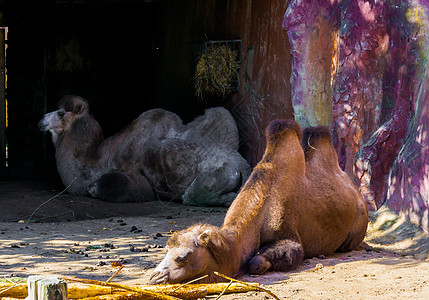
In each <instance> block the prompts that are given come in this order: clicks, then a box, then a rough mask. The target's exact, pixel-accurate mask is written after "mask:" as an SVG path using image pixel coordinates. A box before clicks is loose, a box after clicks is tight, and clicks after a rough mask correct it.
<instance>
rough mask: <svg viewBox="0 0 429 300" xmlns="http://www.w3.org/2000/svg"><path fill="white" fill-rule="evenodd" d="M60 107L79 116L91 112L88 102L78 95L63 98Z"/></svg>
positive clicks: (59, 103)
mask: <svg viewBox="0 0 429 300" xmlns="http://www.w3.org/2000/svg"><path fill="white" fill-rule="evenodd" d="M58 107H59V108H63V109H64V110H65V111H70V112H72V113H74V114H77V115H80V114H83V113H84V112H89V104H88V100H86V99H84V98H82V97H80V96H76V95H66V96H64V97H62V98H61V99H60V101H59V102H58Z"/></svg>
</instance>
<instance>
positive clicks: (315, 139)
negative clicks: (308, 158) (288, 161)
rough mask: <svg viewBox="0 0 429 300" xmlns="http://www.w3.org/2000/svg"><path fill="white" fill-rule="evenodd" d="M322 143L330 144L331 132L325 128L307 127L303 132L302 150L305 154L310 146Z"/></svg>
mask: <svg viewBox="0 0 429 300" xmlns="http://www.w3.org/2000/svg"><path fill="white" fill-rule="evenodd" d="M321 141H324V142H328V143H330V144H331V143H332V139H331V132H330V131H329V128H328V127H326V126H316V127H308V128H305V129H304V131H303V137H302V148H303V149H304V152H307V151H308V150H309V149H310V148H311V147H312V146H315V145H316V144H318V143H319V142H321Z"/></svg>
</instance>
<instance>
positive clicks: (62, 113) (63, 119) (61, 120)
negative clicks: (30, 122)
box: [39, 95, 89, 143]
mask: <svg viewBox="0 0 429 300" xmlns="http://www.w3.org/2000/svg"><path fill="white" fill-rule="evenodd" d="M58 108H59V109H58V110H55V111H53V112H50V113H47V114H45V115H44V116H43V118H42V119H41V120H40V122H39V129H40V130H41V131H49V132H51V134H52V141H53V142H54V143H55V141H56V140H57V137H58V135H59V134H61V133H63V132H67V131H69V130H70V129H71V128H72V124H73V122H74V121H75V120H76V119H78V118H80V117H81V116H82V115H84V114H86V113H89V105H88V101H87V100H85V99H84V98H82V97H79V96H73V95H68V96H64V97H63V98H61V100H60V101H59V102H58Z"/></svg>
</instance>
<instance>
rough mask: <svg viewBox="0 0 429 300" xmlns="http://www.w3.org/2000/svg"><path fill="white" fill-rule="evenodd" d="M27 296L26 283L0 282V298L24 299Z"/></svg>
mask: <svg viewBox="0 0 429 300" xmlns="http://www.w3.org/2000/svg"><path fill="white" fill-rule="evenodd" d="M27 295H28V290H27V284H26V283H3V282H0V298H4V297H14V298H25V297H27Z"/></svg>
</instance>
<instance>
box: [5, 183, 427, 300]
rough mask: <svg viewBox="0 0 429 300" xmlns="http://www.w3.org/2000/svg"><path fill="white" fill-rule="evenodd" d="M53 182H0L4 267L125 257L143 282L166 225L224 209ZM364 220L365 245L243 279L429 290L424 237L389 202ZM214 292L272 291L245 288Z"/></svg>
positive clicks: (318, 289) (64, 267) (124, 275)
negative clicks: (122, 199)
mask: <svg viewBox="0 0 429 300" xmlns="http://www.w3.org/2000/svg"><path fill="white" fill-rule="evenodd" d="M60 191H61V190H53V188H52V186H50V185H49V184H44V183H39V182H30V181H15V182H13V181H11V182H0V275H1V276H3V275H6V276H18V277H28V276H29V275H35V274H37V275H41V274H56V275H67V276H78V277H81V278H87V279H97V280H107V279H108V278H109V277H110V276H111V275H112V274H113V273H114V272H115V271H116V269H115V268H114V267H113V266H112V264H113V265H115V263H122V264H123V265H124V269H123V270H122V271H121V272H120V273H119V275H117V276H116V277H115V278H114V279H113V281H115V282H122V283H126V284H145V283H147V281H148V279H149V276H150V273H151V271H152V269H153V268H154V267H155V266H156V264H157V263H159V262H160V261H161V259H162V257H163V255H164V254H165V252H166V250H165V248H164V247H165V244H166V241H167V239H168V237H169V236H170V235H171V232H172V231H174V230H180V229H183V228H185V227H187V226H189V225H191V224H194V223H197V222H206V223H210V224H213V225H220V224H221V223H222V221H223V218H224V216H225V212H226V208H218V207H213V208H212V207H210V208H207V207H191V206H184V205H181V204H178V203H169V202H161V201H155V202H151V203H142V204H132V203H131V204H130V203H128V204H114V203H105V202H101V201H98V200H96V199H92V198H88V197H75V196H71V195H68V194H61V195H59V196H57V197H55V196H56V195H57V194H58V193H59V192H60ZM52 197H55V198H53V199H52V200H51V201H49V202H47V203H46V204H44V205H43V206H41V207H40V208H39V209H37V208H38V207H39V206H40V205H41V204H43V203H44V202H46V201H47V200H48V199H50V198H52ZM36 209H37V210H36ZM31 215H33V216H32V217H31V220H30V222H28V218H29V217H30V216H31ZM20 221H21V222H20ZM22 221H24V222H22ZM35 221H39V222H37V223H36V222H35ZM42 221H43V222H42ZM370 221H371V222H370V225H369V229H368V234H367V237H366V239H365V242H366V243H367V244H368V245H369V247H365V249H364V248H360V249H358V250H355V251H353V252H350V253H338V254H335V255H333V256H330V257H326V258H323V257H319V258H312V259H308V260H305V261H304V263H303V264H302V266H301V267H300V268H299V269H298V270H295V271H292V272H285V273H279V272H271V273H268V274H266V275H264V276H245V277H244V278H242V280H245V281H254V282H259V283H261V284H263V285H264V286H265V287H266V288H268V289H269V290H271V291H272V292H273V293H275V294H276V295H277V296H278V297H279V298H280V299H286V298H289V299H345V298H347V299H406V298H412V299H427V298H428V296H429V260H428V254H429V238H428V236H427V235H426V234H425V233H423V232H421V231H419V230H418V229H417V228H416V227H415V226H413V225H412V224H409V223H408V222H407V221H406V220H405V219H403V218H401V217H399V216H397V215H396V214H394V213H392V212H391V211H389V210H388V209H387V208H382V209H380V210H379V211H378V212H375V213H371V218H370ZM0 296H1V295H0ZM214 298H215V297H208V299H214ZM221 299H225V300H228V299H270V297H269V296H268V295H267V294H264V293H260V292H258V293H255V292H250V293H246V294H234V295H224V296H222V297H221Z"/></svg>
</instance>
